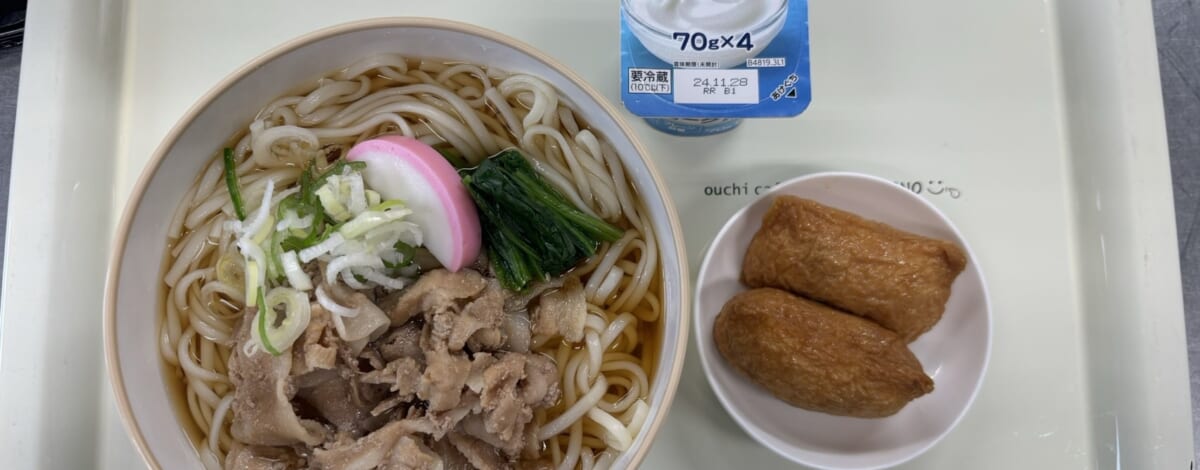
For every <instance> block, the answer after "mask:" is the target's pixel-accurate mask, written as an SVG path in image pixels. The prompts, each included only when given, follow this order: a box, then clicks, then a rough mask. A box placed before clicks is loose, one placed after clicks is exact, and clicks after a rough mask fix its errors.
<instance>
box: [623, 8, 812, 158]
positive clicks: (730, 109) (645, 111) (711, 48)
mask: <svg viewBox="0 0 1200 470" xmlns="http://www.w3.org/2000/svg"><path fill="white" fill-rule="evenodd" d="M621 69H622V77H621V84H622V87H621V99H622V101H623V102H624V104H625V106H626V108H628V109H629V110H630V111H631V112H633V113H634V114H636V115H638V116H641V117H643V118H646V120H647V122H648V123H649V124H650V125H651V126H652V127H654V128H655V129H658V130H660V131H662V132H666V133H670V134H675V135H682V136H705V135H713V134H718V133H722V132H727V131H729V130H732V129H734V128H736V127H737V126H738V125H739V124H740V123H741V119H742V118H749V117H790V116H795V115H797V114H800V113H801V112H803V111H804V109H805V108H807V106H808V103H809V102H810V101H811V86H810V81H809V56H808V3H807V0H622V1H621Z"/></svg>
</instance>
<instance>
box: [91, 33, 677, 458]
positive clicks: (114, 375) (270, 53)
mask: <svg viewBox="0 0 1200 470" xmlns="http://www.w3.org/2000/svg"><path fill="white" fill-rule="evenodd" d="M412 27H419V28H430V29H441V30H447V31H452V32H457V33H463V34H468V35H473V36H478V37H481V38H484V39H487V40H491V41H495V42H497V43H499V44H503V45H505V46H508V47H511V48H513V49H516V50H518V51H520V52H521V53H523V54H525V55H528V56H530V57H532V58H534V59H536V60H537V61H539V62H542V63H543V64H545V65H546V66H548V67H550V68H551V69H553V70H555V71H557V72H558V73H561V74H563V76H565V77H567V79H568V80H570V81H571V82H573V84H574V85H576V86H578V87H579V88H580V89H582V90H583V92H584V93H585V94H586V95H587V96H588V97H589V98H590V99H592V100H593V101H595V102H596V103H597V104H598V105H599V106H600V108H601V109H603V110H604V112H605V113H607V114H608V115H609V116H610V117H612V119H613V121H614V122H615V123H616V125H617V128H618V129H619V130H620V132H621V133H622V134H624V135H625V137H626V138H628V139H629V142H630V144H631V145H632V146H633V147H634V149H636V150H637V153H638V156H639V157H640V159H641V160H642V162H643V163H644V164H645V166H646V170H647V173H648V175H649V177H650V179H651V181H653V182H654V184H655V186H657V187H658V188H661V189H662V190H661V191H659V197H661V198H662V201H663V205H664V207H665V208H666V216H667V224H668V225H669V226H670V229H671V231H672V232H673V233H674V234H682V233H683V229H682V226H681V225H680V222H679V214H678V212H677V210H676V209H675V203H674V201H673V199H672V197H671V194H670V191H669V190H668V186H667V184H666V180H665V179H663V177H662V174H661V173H660V172H659V171H658V168H657V167H656V166H655V163H654V160H652V159H651V158H649V155H650V153H649V151H648V150H647V149H646V147H645V145H644V144H642V142H641V140H640V139H639V138H638V135H637V133H635V132H634V130H633V128H632V127H630V126H629V123H627V122H626V121H625V119H624V118H623V117H622V116H621V113H620V112H618V110H617V107H616V106H614V105H613V104H612V103H611V102H609V100H608V99H606V98H605V97H604V95H603V94H601V93H600V92H599V91H598V90H596V88H595V87H593V86H592V85H591V84H590V83H589V82H587V81H586V80H585V79H584V78H583V77H582V76H580V75H579V74H578V73H576V72H575V71H574V70H572V69H571V68H569V67H567V66H566V65H565V64H563V63H562V62H560V61H558V60H557V59H554V58H552V57H550V56H549V55H547V54H546V53H544V52H541V51H540V50H538V49H536V48H534V47H533V46H531V45H529V44H527V43H525V42H524V41H520V40H518V39H516V38H513V37H511V36H508V35H506V34H503V33H500V32H497V31H494V30H491V29H488V28H484V27H482V26H476V25H473V24H469V23H464V22H460V21H455V20H448V19H444V18H431V17H380V18H369V19H363V20H356V21H350V22H344V23H339V24H335V25H332V26H327V27H324V28H321V29H317V30H314V31H310V32H308V33H305V34H302V35H300V36H296V37H293V38H291V39H288V40H286V41H284V42H283V43H281V44H278V45H276V46H274V47H272V48H270V49H268V50H267V51H266V52H263V53H262V54H260V55H258V56H256V57H254V58H253V59H251V60H250V61H248V62H246V63H244V64H242V65H241V66H239V67H238V68H236V69H234V71H232V72H230V73H229V74H228V75H226V76H225V77H224V78H222V79H221V80H220V81H218V82H217V83H216V84H215V85H213V86H212V87H211V88H209V89H208V90H207V91H205V93H204V94H203V95H201V97H200V98H198V99H197V100H196V101H195V102H194V103H193V104H192V105H191V106H190V107H188V109H187V111H185V112H184V113H183V115H182V116H181V117H180V118H179V120H177V121H176V122H175V124H174V125H173V126H172V127H171V129H170V130H169V131H168V132H167V134H166V135H165V136H164V137H163V139H162V141H161V142H160V143H159V144H158V146H157V147H156V148H155V149H154V152H153V153H152V154H151V156H150V159H149V160H148V161H147V163H146V165H145V167H144V168H143V169H142V172H141V174H140V175H139V176H138V179H137V181H136V182H135V183H134V186H133V188H132V191H131V192H130V195H129V198H128V200H127V201H126V203H125V205H124V207H123V209H122V213H121V218H120V220H119V222H118V225H117V228H116V231H115V232H114V234H113V235H114V236H113V239H112V240H113V241H112V245H111V247H110V249H109V253H110V255H109V261H108V266H107V269H106V273H105V285H104V305H103V316H104V318H103V322H102V323H103V335H104V359H105V365H106V367H105V369H106V373H107V377H108V381H109V383H110V385H111V387H112V392H113V398H114V399H115V401H116V405H117V411H118V414H119V415H120V417H121V423H122V424H123V425H124V427H125V431H126V433H127V434H128V435H129V437H130V438H131V439H132V440H133V443H134V447H136V448H137V452H138V454H139V455H141V457H142V460H143V461H144V462H145V463H146V465H147V466H149V467H150V468H152V469H154V470H162V469H163V468H164V466H163V465H162V463H160V462H159V461H158V459H157V458H156V457H155V455H154V452H153V451H152V450H151V449H150V447H149V445H148V444H147V441H146V438H145V436H144V435H143V433H142V429H141V427H140V426H139V425H138V422H137V420H136V419H135V418H134V416H133V407H132V404H131V403H130V402H129V396H128V395H127V393H126V390H125V383H124V382H123V380H122V376H123V375H122V370H121V361H120V357H119V356H118V354H117V342H118V338H117V332H116V311H117V308H116V302H117V288H118V286H119V285H120V273H121V267H122V261H123V259H124V257H125V252H126V245H127V240H128V238H129V233H130V231H131V229H132V224H133V216H134V214H135V213H136V211H137V208H138V207H140V206H141V204H142V201H143V200H144V199H145V197H146V191H147V189H148V188H149V185H150V181H151V179H152V178H153V176H154V175H155V174H157V173H158V171H159V169H160V168H161V167H162V164H163V161H164V160H165V157H166V155H167V154H168V153H169V151H170V150H171V149H172V148H174V146H175V144H176V143H177V142H178V140H179V138H180V136H182V134H183V132H184V130H185V129H187V127H188V126H189V125H190V124H191V123H192V121H194V120H195V119H196V117H197V116H198V115H199V114H200V112H201V111H202V110H204V109H205V108H207V107H208V106H210V105H211V104H212V102H213V101H214V100H216V98H217V97H218V96H220V95H221V94H222V93H224V92H225V90H227V89H229V88H230V87H231V86H232V85H234V84H235V83H237V82H238V81H239V80H242V79H244V78H246V77H247V76H249V75H251V74H252V73H253V72H254V71H255V70H257V69H258V68H260V67H261V66H263V65H264V64H266V63H269V62H271V61H273V60H275V59H278V58H279V57H282V56H283V55H285V54H288V53H290V52H292V51H294V50H296V49H299V48H301V47H304V46H308V45H310V44H313V43H315V42H318V41H321V40H325V39H329V38H331V37H335V36H339V35H342V34H347V33H352V32H356V31H362V30H371V29H382V28H412ZM674 238H675V244H676V245H675V246H676V249H675V258H676V266H674V268H675V269H678V270H679V271H678V272H679V273H680V276H679V279H678V282H679V292H680V295H679V297H680V298H678V299H675V301H676V302H678V305H679V306H680V309H679V313H680V315H679V322H680V323H679V333H678V334H677V335H676V337H677V341H676V344H675V351H674V352H675V357H676V358H677V359H676V361H675V363H674V364H672V365H671V367H670V369H669V370H667V369H662V368H661V367H660V369H659V370H658V371H657V372H658V373H660V374H661V373H668V374H669V378H668V380H667V382H666V393H665V394H664V395H663V400H662V402H661V404H660V405H659V411H658V412H657V413H656V414H655V415H653V416H651V417H650V418H651V420H650V426H649V427H648V428H643V429H642V431H641V433H646V438H645V441H644V442H645V445H643V446H641V447H640V448H637V449H632V450H633V454H632V458H631V460H630V461H629V463H630V467H631V468H637V467H638V466H639V465H640V463H641V462H642V460H643V459H645V457H646V454H647V453H648V452H649V450H650V448H651V447H652V445H653V440H654V437H655V436H656V435H657V434H658V431H659V430H660V429H661V427H662V424H663V422H664V421H666V418H667V414H668V412H669V410H670V407H671V403H672V402H673V401H674V399H675V392H676V390H677V389H678V386H679V381H680V377H681V375H682V373H683V363H684V360H686V352H687V342H688V334H689V332H690V328H689V326H688V322H689V321H690V320H691V315H688V312H690V311H691V310H692V308H691V304H690V302H691V299H692V297H691V296H690V295H688V293H689V287H690V283H691V275H690V274H689V271H688V259H687V250H686V247H685V244H684V240H683V239H682V237H674ZM659 262H660V263H663V264H664V269H667V268H666V266H665V257H663V258H662V259H660V260H659ZM663 300H664V303H665V301H666V300H667V299H665V298H664V299H663ZM666 341H667V338H666V337H665V334H664V338H663V347H664V350H660V354H663V353H664V352H665V346H666V344H667V343H666Z"/></svg>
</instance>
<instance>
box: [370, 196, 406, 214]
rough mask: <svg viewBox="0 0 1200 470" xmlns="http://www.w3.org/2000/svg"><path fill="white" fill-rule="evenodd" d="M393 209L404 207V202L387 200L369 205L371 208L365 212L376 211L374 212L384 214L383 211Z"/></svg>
mask: <svg viewBox="0 0 1200 470" xmlns="http://www.w3.org/2000/svg"><path fill="white" fill-rule="evenodd" d="M394 207H404V201H401V200H399V199H388V200H386V201H383V202H376V203H375V204H371V207H368V208H367V210H368V211H376V212H384V211H386V210H388V209H391V208H394Z"/></svg>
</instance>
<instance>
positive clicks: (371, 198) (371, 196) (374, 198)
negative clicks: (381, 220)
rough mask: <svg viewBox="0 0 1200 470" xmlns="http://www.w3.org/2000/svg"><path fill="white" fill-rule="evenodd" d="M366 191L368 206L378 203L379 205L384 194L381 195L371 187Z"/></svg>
mask: <svg viewBox="0 0 1200 470" xmlns="http://www.w3.org/2000/svg"><path fill="white" fill-rule="evenodd" d="M366 193H367V206H377V205H379V202H380V201H382V200H383V196H380V195H379V193H377V192H375V191H371V190H370V189H368V190H366Z"/></svg>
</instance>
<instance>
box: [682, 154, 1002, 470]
mask: <svg viewBox="0 0 1200 470" xmlns="http://www.w3.org/2000/svg"><path fill="white" fill-rule="evenodd" d="M781 194H791V195H795V196H800V197H805V198H809V199H812V200H815V201H817V202H820V203H822V204H825V205H829V206H832V207H836V208H839V209H842V210H846V211H850V212H854V213H856V214H858V215H860V216H863V217H866V218H868V219H873V220H878V221H881V222H884V223H887V224H890V225H892V226H894V227H896V228H899V229H902V230H907V231H910V232H913V233H917V234H920V235H926V236H930V237H937V238H942V239H945V240H951V241H953V242H955V243H957V244H958V245H959V246H961V247H963V249H964V250H965V251H966V252H967V256H968V257H969V258H970V259H969V261H968V263H967V267H966V269H965V270H964V271H963V272H962V274H960V275H959V276H958V278H957V279H955V281H954V284H953V286H952V292H951V295H950V299H949V300H948V301H947V303H946V312H945V314H944V315H943V316H942V319H941V321H939V322H938V324H937V325H935V326H934V327H933V329H931V330H930V331H929V332H927V333H925V334H924V335H922V336H921V337H920V338H918V339H917V340H916V341H914V342H913V343H911V344H910V345H909V347H910V348H911V349H912V351H913V353H914V354H916V356H917V359H919V360H920V361H921V365H922V366H924V368H925V373H926V374H929V376H930V377H932V378H933V380H934V384H935V385H934V391H933V393H930V394H928V395H925V396H923V397H920V398H917V399H916V400H913V401H912V402H911V403H909V404H908V405H907V406H905V407H904V409H903V410H901V411H900V412H899V413H897V414H895V415H893V416H890V417H887V418H882V419H862V418H849V417H841V416H832V415H828V414H824V413H817V412H813V411H806V410H802V409H799V408H795V407H792V406H791V405H788V404H787V403H784V402H783V401H781V400H779V399H776V398H774V397H773V396H771V394H770V393H768V392H767V391H766V390H765V389H763V388H762V387H759V386H758V385H756V384H754V383H752V382H750V380H749V379H747V378H746V377H745V376H743V375H741V374H740V373H738V372H737V371H736V370H734V369H733V368H732V367H730V366H729V364H728V363H727V362H726V361H725V359H724V358H723V357H722V356H721V354H720V353H719V352H717V348H716V344H715V343H714V342H713V339H712V325H713V321H714V320H716V317H717V314H718V313H720V312H721V307H722V306H724V305H725V302H726V301H728V300H729V299H730V298H731V297H733V296H734V295H735V294H737V293H738V292H742V291H744V290H747V287H746V286H744V285H743V284H742V283H741V282H740V281H739V275H740V273H741V270H742V259H743V257H744V256H745V254H746V249H747V247H748V246H749V245H750V239H751V238H753V237H754V234H755V233H756V232H757V231H758V229H759V227H760V226H761V225H762V218H763V215H764V214H766V212H767V209H768V208H769V207H770V206H771V202H772V200H773V199H774V197H775V196H778V195H781ZM695 329H696V330H695V334H696V342H697V345H698V346H699V350H700V361H701V364H702V365H703V367H704V373H705V375H707V376H708V381H709V383H710V384H712V387H713V389H714V391H715V392H716V394H717V398H718V399H720V401H721V404H723V405H724V406H725V409H726V410H728V411H729V414H731V415H732V416H733V418H734V420H736V421H737V422H738V424H740V425H741V426H742V428H743V429H745V430H746V432H748V433H749V434H750V435H751V436H752V437H753V438H754V439H756V440H757V441H759V442H760V443H762V444H763V445H764V446H767V447H768V448H770V449H771V450H773V451H775V452H777V453H779V455H782V456H783V457H786V458H788V459H790V460H792V461H795V462H797V463H801V464H805V465H808V466H812V467H816V468H823V469H839V470H840V469H872V468H886V467H891V466H894V465H899V464H901V463H904V462H907V461H909V460H911V459H913V458H915V457H916V456H918V455H920V454H921V453H923V452H925V451H926V450H928V449H929V448H930V447H933V445H934V444H936V443H937V442H938V441H939V440H941V439H942V438H943V437H945V436H946V434H948V433H949V432H950V431H951V430H952V429H953V428H954V426H955V425H956V424H957V423H958V421H959V420H960V419H962V417H963V415H964V414H966V412H967V409H968V408H970V406H971V402H972V401H974V399H975V395H976V393H978V391H979V386H980V384H981V383H982V381H983V375H984V371H985V370H986V369H987V363H988V356H989V354H990V351H991V330H992V328H991V306H990V304H989V302H988V295H987V288H986V286H985V284H984V281H983V273H981V272H980V270H979V266H978V265H977V264H976V263H975V256H974V254H973V253H972V252H971V247H970V246H969V245H968V244H967V241H966V240H964V239H963V237H962V235H961V234H959V233H958V230H957V229H955V228H954V225H953V224H951V223H950V221H949V220H948V219H946V217H945V216H944V215H943V214H942V213H941V212H939V211H938V210H937V208H936V207H934V206H933V205H932V204H930V203H929V202H928V201H926V200H925V199H922V198H921V197H920V196H917V195H916V194H913V193H912V192H910V191H908V190H905V189H904V188H901V187H900V186H899V185H896V184H895V183H892V182H890V181H887V180H884V179H880V178H876V177H873V176H867V175H860V174H854V173H819V174H813V175H808V176H803V177H800V178H796V179H793V180H790V181H786V182H784V183H782V184H779V185H778V186H776V187H775V188H774V189H772V190H771V191H770V192H769V193H767V194H764V195H763V196H762V197H760V198H759V199H756V200H755V201H754V202H752V203H750V205H748V206H746V207H745V208H743V209H742V210H740V211H738V212H737V213H736V214H735V215H734V216H733V217H732V218H731V219H729V221H728V222H727V223H726V224H725V227H724V228H722V229H721V231H720V232H719V233H718V234H717V237H716V239H714V240H713V242H712V244H711V245H710V246H709V248H708V253H707V254H706V255H705V257H704V262H703V264H702V265H701V267H700V276H699V279H698V280H697V282H696V302H695Z"/></svg>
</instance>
